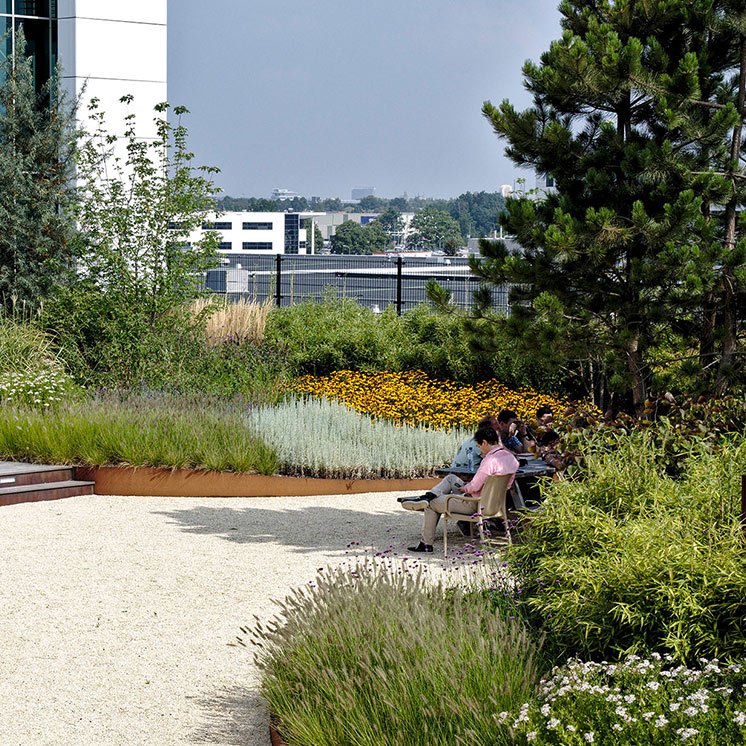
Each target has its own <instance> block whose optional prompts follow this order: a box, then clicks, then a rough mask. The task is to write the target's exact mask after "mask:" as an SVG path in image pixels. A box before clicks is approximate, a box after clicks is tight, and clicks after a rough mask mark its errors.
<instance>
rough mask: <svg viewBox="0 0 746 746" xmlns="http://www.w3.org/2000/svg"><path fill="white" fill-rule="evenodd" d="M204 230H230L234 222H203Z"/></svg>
mask: <svg viewBox="0 0 746 746" xmlns="http://www.w3.org/2000/svg"><path fill="white" fill-rule="evenodd" d="M202 230H203V231H230V230H233V223H202Z"/></svg>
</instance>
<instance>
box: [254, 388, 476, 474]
mask: <svg viewBox="0 0 746 746" xmlns="http://www.w3.org/2000/svg"><path fill="white" fill-rule="evenodd" d="M248 421H249V423H250V424H251V426H252V428H253V429H255V430H256V432H258V433H259V434H260V435H261V437H262V438H264V439H265V440H266V441H267V442H268V443H271V444H272V445H273V446H274V448H275V449H276V451H277V454H278V459H279V461H280V468H281V471H282V472H283V473H284V474H294V475H298V476H305V477H329V478H335V477H342V478H345V479H364V478H376V477H388V478H397V477H403V478H409V477H417V476H424V475H427V474H430V473H432V470H433V467H436V466H440V465H443V464H447V463H450V460H451V458H452V457H453V454H454V453H455V452H456V450H457V449H458V446H459V444H460V443H461V442H462V441H464V440H465V439H466V438H467V437H468V434H467V432H466V431H465V430H460V429H456V430H450V431H444V430H431V429H428V428H426V427H411V426H408V425H395V424H393V423H390V422H386V421H384V420H373V419H371V418H370V417H368V416H367V415H364V414H360V413H359V412H356V411H355V410H353V409H350V408H349V407H346V406H345V405H344V404H340V403H339V402H335V401H329V400H328V399H291V400H290V401H287V402H285V403H284V404H281V405H277V406H264V407H257V408H255V409H252V410H251V411H250V413H249V415H248Z"/></svg>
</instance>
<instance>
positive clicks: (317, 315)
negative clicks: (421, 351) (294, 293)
mask: <svg viewBox="0 0 746 746" xmlns="http://www.w3.org/2000/svg"><path fill="white" fill-rule="evenodd" d="M265 341H266V342H267V344H269V345H270V346H272V347H276V348H278V349H279V350H281V351H282V354H283V355H284V357H285V360H286V361H287V364H288V366H289V369H290V370H291V371H292V372H293V373H294V374H305V373H311V374H314V375H322V374H325V373H330V372H331V371H334V370H338V369H341V368H353V369H355V370H381V369H387V368H388V369H396V367H397V356H398V350H399V348H400V347H401V346H402V345H405V344H406V343H407V340H406V338H405V337H404V335H403V334H402V329H401V324H400V322H399V319H398V318H397V316H396V314H395V313H394V311H393V309H392V308H388V309H387V310H386V311H385V312H384V313H382V314H380V316H379V315H377V314H374V313H373V312H372V311H371V310H370V309H368V308H365V307H363V306H361V305H359V304H358V303H356V302H355V301H352V300H327V301H324V302H321V303H315V302H312V301H306V302H303V303H298V304H296V305H294V306H288V307H285V308H274V309H272V311H271V313H270V314H269V318H268V319H267V327H266V337H265Z"/></svg>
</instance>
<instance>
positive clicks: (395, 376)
mask: <svg viewBox="0 0 746 746" xmlns="http://www.w3.org/2000/svg"><path fill="white" fill-rule="evenodd" d="M291 387H292V388H293V390H294V391H296V392H298V393H304V394H310V395H312V396H321V397H325V398H328V399H337V400H338V401H341V402H344V403H345V404H347V405H348V406H350V407H352V408H354V409H356V410H357V411H358V412H364V413H365V414H369V415H371V416H373V417H376V418H380V419H386V420H391V421H393V422H399V423H407V424H410V425H419V424H427V425H429V426H431V427H436V428H446V429H447V428H452V427H465V428H469V429H473V428H474V427H476V425H477V423H478V422H479V420H480V419H482V418H483V417H485V416H486V415H491V414H495V415H496V414H497V413H498V412H499V411H500V410H501V409H512V410H513V411H514V412H516V414H517V415H518V416H519V417H520V418H521V419H525V420H529V421H530V420H532V419H533V418H534V417H535V416H536V410H537V409H538V408H539V407H543V406H549V407H552V409H553V410H554V411H555V412H561V411H563V410H564V409H566V408H567V407H568V406H569V404H570V402H569V400H567V399H563V398H557V397H554V396H550V395H548V394H540V393H538V392H537V391H534V390H533V389H530V388H521V389H516V390H512V389H509V388H508V387H507V386H505V385H503V384H502V383H500V382H499V381H497V380H495V379H493V380H490V381H484V382H480V383H476V384H474V385H472V386H463V385H460V384H457V383H455V382H453V381H444V380H435V379H431V378H429V377H428V376H427V375H426V374H425V373H423V372H422V371H406V372H399V373H393V372H383V373H364V372H359V371H352V370H338V371H336V372H334V373H332V374H331V375H328V376H302V377H300V378H298V379H296V380H295V381H294V382H293V383H292V384H291ZM593 409H594V411H595V408H593ZM599 414H600V413H599Z"/></svg>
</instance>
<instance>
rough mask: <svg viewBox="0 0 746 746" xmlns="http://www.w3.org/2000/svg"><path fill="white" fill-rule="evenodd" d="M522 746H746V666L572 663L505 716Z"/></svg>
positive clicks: (659, 660)
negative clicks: (672, 745)
mask: <svg viewBox="0 0 746 746" xmlns="http://www.w3.org/2000/svg"><path fill="white" fill-rule="evenodd" d="M498 719H499V720H500V722H502V723H507V725H508V727H509V728H510V729H511V730H512V733H513V735H514V737H515V739H516V742H517V743H534V744H586V743H597V744H604V746H606V744H625V745H626V744H651V743H678V742H679V741H686V742H688V743H690V744H713V743H720V744H738V743H744V742H746V664H741V663H734V664H731V665H724V664H721V663H720V662H719V661H718V660H717V659H712V660H707V659H704V658H701V659H700V660H699V662H698V665H697V666H695V667H692V668H689V667H687V666H684V665H679V664H677V663H676V662H675V661H674V659H673V658H672V657H671V656H670V655H664V656H661V655H659V654H657V653H653V654H651V655H650V657H649V658H641V657H638V656H636V655H631V656H629V657H628V658H626V659H625V660H623V661H622V662H620V663H606V662H603V663H584V662H582V661H580V660H577V659H570V660H569V661H568V662H567V664H566V665H565V666H563V667H561V668H554V669H553V671H552V675H551V677H550V678H548V679H545V680H543V681H542V682H541V685H540V688H539V693H538V696H537V697H536V698H535V699H533V700H532V701H531V702H529V703H526V704H524V705H522V706H521V708H520V710H519V711H518V713H508V712H502V713H500V715H499V717H498Z"/></svg>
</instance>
